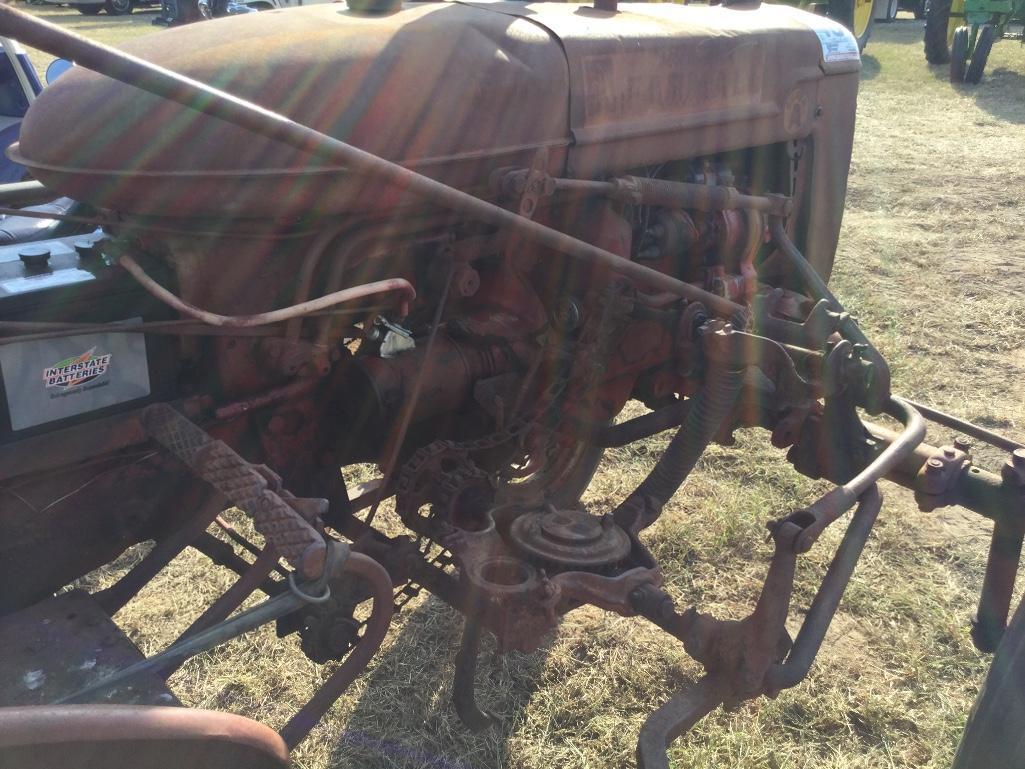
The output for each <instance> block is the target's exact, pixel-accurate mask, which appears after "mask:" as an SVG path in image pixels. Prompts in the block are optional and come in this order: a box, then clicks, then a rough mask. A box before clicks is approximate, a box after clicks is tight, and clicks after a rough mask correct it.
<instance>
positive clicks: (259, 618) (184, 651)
mask: <svg viewBox="0 0 1025 769" xmlns="http://www.w3.org/2000/svg"><path fill="white" fill-rule="evenodd" d="M305 603H306V599H304V598H301V597H300V596H299V595H298V594H296V593H293V592H292V591H288V592H285V593H282V594H281V595H277V596H274V597H273V598H268V599H267V600H266V601H264V602H263V603H261V604H259V605H257V606H254V607H253V608H252V609H249V610H247V611H244V612H242V613H241V614H239V615H238V616H236V617H233V618H232V619H230V620H228V621H226V622H222V623H221V624H219V625H216V626H214V627H212V628H208V629H207V630H204V631H202V632H200V633H197V634H196V635H194V636H192V637H191V638H188V639H186V640H183V641H179V642H178V643H175V644H174V645H172V646H169V647H168V648H166V649H165V650H164V651H162V652H160V653H159V654H157V655H155V656H153V657H150V658H149V659H145V660H141V661H140V662H136V663H135V664H134V665H129V666H128V667H126V668H123V669H122V670H119V671H117V672H116V673H113V674H111V675H109V676H106V677H105V678H101V679H100V680H99V681H97V682H95V683H93V684H90V685H89V686H86V687H85V688H82V689H79V690H78V691H77V692H73V693H72V694H69V695H67V696H65V697H61V698H60V699H59V700H57V701H56V702H54V703H52V704H55V705H61V704H68V703H73V702H76V701H78V700H81V699H82V698H83V697H89V696H91V695H95V694H98V693H100V692H103V691H106V690H108V689H110V688H112V687H114V686H117V685H119V684H124V683H126V682H128V681H131V680H133V679H135V678H137V677H139V676H141V675H147V674H151V673H159V671H162V670H165V669H168V668H172V669H173V668H177V667H178V666H179V665H180V664H181V663H182V662H184V661H185V660H187V659H189V658H190V657H195V656H196V655H197V654H200V653H202V652H205V651H208V650H209V649H212V648H214V647H215V646H218V645H220V644H222V643H224V642H225V641H229V640H231V639H232V638H236V637H237V636H240V635H242V634H243V633H248V632H249V631H251V630H255V629H256V628H258V627H260V626H261V625H265V624H267V623H268V622H273V621H274V620H276V619H278V618H279V617H284V616H285V615H286V614H290V613H292V612H293V611H295V610H296V609H298V608H300V607H301V606H302V605H303V604H305Z"/></svg>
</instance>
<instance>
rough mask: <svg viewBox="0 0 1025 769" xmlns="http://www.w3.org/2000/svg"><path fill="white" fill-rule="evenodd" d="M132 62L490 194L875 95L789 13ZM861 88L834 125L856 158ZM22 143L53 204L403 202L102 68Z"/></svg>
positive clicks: (519, 16) (638, 11) (234, 42)
mask: <svg viewBox="0 0 1025 769" xmlns="http://www.w3.org/2000/svg"><path fill="white" fill-rule="evenodd" d="M123 49H124V50H126V51H128V52H130V53H132V54H135V55H137V56H139V57H141V58H144V59H147V60H149V61H152V62H154V63H156V64H159V65H161V66H163V67H165V68H167V69H170V70H173V71H175V72H179V73H181V74H183V75H187V76H188V77H191V78H194V79H196V80H199V81H202V82H205V83H208V84H210V85H212V86H214V87H216V88H219V89H222V90H224V91H227V92H229V93H231V94H234V95H236V96H239V97H241V98H244V99H247V100H250V101H252V102H254V103H256V104H258V105H260V106H262V107H265V108H267V109H269V110H273V111H275V112H278V113H280V114H282V115H285V116H287V117H289V118H291V119H292V120H295V121H297V122H299V123H302V124H304V125H307V126H310V127H313V128H315V129H317V130H318V131H321V132H322V133H325V134H327V135H330V136H333V137H336V138H338V139H341V140H344V141H346V142H349V143H351V144H353V145H355V146H357V147H360V148H362V149H364V150H367V151H369V152H372V153H374V154H377V155H380V156H382V157H385V158H388V159H390V160H393V161H396V162H399V163H401V164H403V165H405V166H408V167H411V168H414V169H416V170H419V171H421V172H423V173H425V174H427V175H429V176H432V177H434V178H436V179H439V180H441V181H444V182H446V183H448V184H451V185H454V186H458V187H460V188H462V189H466V190H469V191H473V192H477V193H478V194H483V193H484V192H485V190H486V184H487V180H488V176H489V174H490V172H491V171H492V170H494V169H495V168H497V167H501V166H512V165H518V166H527V165H529V164H530V162H531V159H532V158H533V157H534V156H535V154H536V153H537V150H538V149H539V148H542V147H544V148H547V150H548V153H549V158H550V160H549V168H550V170H551V171H552V172H553V173H558V174H565V175H575V176H593V175H596V174H601V173H612V172H617V171H621V170H624V169H628V168H634V167H637V166H640V165H645V164H650V163H658V162H663V161H666V160H670V159H673V158H680V157H688V156H696V155H701V154H708V153H712V152H719V151H723V150H728V149H735V148H739V147H747V146H754V145H759V144H767V143H771V142H777V141H783V140H787V139H794V138H800V137H804V136H807V135H809V134H811V133H812V131H813V129H814V127H815V122H816V118H817V115H816V105H818V104H819V101H820V100H819V96H820V89H822V88H823V82H824V80H826V79H827V78H829V77H837V78H838V79H844V80H846V81H850V80H851V79H852V78H853V81H854V82H855V83H856V79H857V70H858V68H859V59H858V53H857V47H856V45H855V44H854V41H853V38H852V37H851V36H850V34H849V33H847V32H846V31H845V30H843V29H842V28H841V27H839V25H836V24H834V23H833V22H830V21H828V20H825V19H822V18H820V17H816V16H812V15H810V14H806V13H803V12H801V11H797V10H795V9H792V8H789V7H785V6H774V5H762V6H761V7H759V8H755V9H743V10H742V9H730V8H722V7H702V6H681V5H674V4H651V5H649V4H629V5H621V6H620V10H619V11H618V12H607V11H598V10H595V9H593V8H591V7H589V6H578V5H568V4H554V3H552V4H522V3H512V2H509V3H506V2H500V3H475V4H462V3H431V4H415V5H410V6H407V7H405V8H403V9H402V10H401V11H399V12H397V13H394V14H391V15H387V16H367V15H360V14H357V13H355V12H352V11H350V10H348V9H347V8H345V7H344V6H341V5H336V4H331V5H316V6H310V7H305V8H298V9H290V10H283V11H269V12H261V13H257V14H248V15H245V16H240V17H229V18H225V19H220V20H217V21H213V22H204V23H200V24H193V25H189V26H187V27H182V28H178V29H173V30H168V31H164V32H158V33H155V34H152V35H147V36H145V37H142V38H139V39H137V40H134V41H132V42H130V43H128V44H125V45H124V46H123ZM855 92H856V85H855V87H854V89H853V91H851V89H850V88H847V89H845V90H844V93H845V94H847V93H851V98H849V99H848V98H846V96H845V100H846V101H847V102H849V104H844V105H842V106H843V112H844V114H843V115H840V116H833V119H834V120H836V119H839V120H840V121H841V122H842V123H845V124H846V123H849V126H850V130H847V126H846V125H845V126H844V129H845V130H844V131H843V133H844V134H845V136H844V137H843V138H842V141H844V142H846V144H847V147H846V153H847V154H848V156H849V151H850V147H849V144H850V138H849V133H850V131H851V130H853V115H854V99H853V93H855ZM21 136H22V141H21V144H20V146H19V147H16V148H14V149H13V150H12V152H11V154H12V156H13V157H14V158H15V159H16V160H17V161H18V162H20V163H23V164H24V165H25V166H26V167H28V168H29V169H30V170H31V171H32V173H33V174H34V175H35V176H36V177H37V178H38V179H39V180H41V181H42V182H43V183H44V184H46V185H47V186H48V187H51V188H52V189H54V190H56V191H58V192H60V193H61V194H64V195H69V196H72V197H75V198H78V199H80V200H85V201H87V202H90V203H93V204H95V205H98V206H100V207H104V208H111V209H115V210H119V211H122V212H125V213H131V214H143V215H158V216H173V217H178V216H196V215H207V216H209V215H211V214H214V215H223V214H232V215H243V216H248V217H268V216H269V217H274V218H278V217H284V216H293V215H295V214H297V213H305V214H309V213H313V214H336V213H341V212H344V211H354V210H368V209H373V208H378V207H382V206H391V205H394V204H396V202H398V201H399V199H400V196H401V191H397V190H394V189H387V188H384V187H383V186H382V185H380V184H379V183H377V182H376V181H371V180H368V179H360V178H357V177H354V176H353V175H352V174H349V173H347V172H346V171H345V169H341V168H334V167H329V166H326V165H325V164H323V163H322V162H321V161H319V160H318V159H316V158H314V157H312V156H310V155H308V154H305V153H303V152H300V151H298V150H295V149H293V148H291V147H288V146H285V145H283V144H281V143H279V142H275V141H273V140H270V139H266V138H264V137H262V136H259V135H256V134H253V133H251V132H249V131H247V130H246V129H242V128H238V127H236V126H233V125H231V124H229V123H226V122H224V121H222V120H220V119H217V118H213V117H210V116H207V115H203V114H201V113H199V112H196V111H193V110H190V109H187V108H184V107H182V106H180V105H178V104H175V103H172V102H168V101H165V100H162V99H160V98H158V97H155V96H152V95H150V94H148V93H146V92H143V91H141V90H139V89H137V88H135V87H133V86H129V85H125V84H123V83H120V82H117V81H114V80H111V79H109V78H107V77H104V76H102V75H98V74H96V73H93V72H90V71H88V70H84V69H82V68H76V69H74V70H72V71H70V72H68V73H67V74H66V75H64V76H62V77H61V78H60V80H58V81H56V82H55V83H54V84H53V85H52V86H50V87H48V88H47V89H46V90H45V91H44V92H43V94H42V95H41V96H40V97H39V98H38V99H37V100H36V101H35V103H34V104H33V105H32V107H31V109H30V110H29V112H28V115H27V117H26V119H25V122H24V125H23V127H22V132H21Z"/></svg>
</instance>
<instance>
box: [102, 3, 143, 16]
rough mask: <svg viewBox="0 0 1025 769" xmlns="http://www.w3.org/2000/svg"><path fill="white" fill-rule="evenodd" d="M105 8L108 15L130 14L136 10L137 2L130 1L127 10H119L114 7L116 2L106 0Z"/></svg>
mask: <svg viewBox="0 0 1025 769" xmlns="http://www.w3.org/2000/svg"><path fill="white" fill-rule="evenodd" d="M103 9H104V10H105V11H106V12H107V15H108V16H129V15H131V13H132V11H134V10H135V3H134V2H132V3H129V4H128V10H127V11H119V10H117V9H116V8H115V7H114V3H113V2H111V0H105V2H104V3H103Z"/></svg>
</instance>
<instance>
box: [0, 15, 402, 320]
mask: <svg viewBox="0 0 1025 769" xmlns="http://www.w3.org/2000/svg"><path fill="white" fill-rule="evenodd" d="M0 15H2V11H0ZM118 264H120V265H121V266H122V267H124V268H125V270H127V271H128V273H129V274H130V275H131V276H132V277H133V278H135V279H136V280H137V281H138V282H139V284H140V285H141V286H142V287H143V288H144V289H146V291H148V292H149V293H150V294H151V295H153V296H154V297H156V298H157V299H159V300H160V301H161V302H163V303H164V304H166V305H167V306H168V307H171V308H172V309H175V310H177V311H178V312H180V313H182V314H183V315H188V316H189V317H192V318H195V319H196V320H199V321H202V322H203V323H207V324H209V325H211V326H220V327H227V328H252V327H253V326H266V325H268V324H271V323H280V322H282V321H286V320H291V319H292V318H300V317H302V316H303V315H309V314H310V313H311V312H317V311H319V310H326V309H328V308H329V307H334V306H335V305H337V304H342V303H343V302H351V301H353V300H355V299H365V298H366V297H368V296H374V295H376V294H385V293H389V292H391V291H402V292H403V293H404V294H405V295H406V297H405V299H404V302H405V303H408V302H410V301H412V299H413V298H415V297H416V291H415V290H413V286H412V284H411V283H410V282H409V281H408V280H406V279H405V278H388V279H386V280H378V281H374V282H373V283H365V284H363V285H362V286H353V287H352V288H346V289H343V290H341V291H335V292H334V293H331V294H327V295H326V296H322V297H320V298H318V299H311V300H310V301H308V302H301V303H300V304H293V305H292V306H290V307H282V308H280V309H278V310H271V311H270V312H261V313H257V314H256V315H218V314H216V313H213V312H207V311H206V310H201V309H200V308H198V307H196V306H194V305H191V304H189V303H188V302H186V301H185V300H183V299H181V298H179V297H177V296H175V295H174V294H172V293H171V292H170V291H168V290H167V289H166V288H164V287H163V286H161V285H160V284H159V283H157V282H156V281H155V280H153V278H151V277H150V276H149V275H147V274H146V271H145V270H143V269H142V267H140V266H139V264H138V262H136V261H135V260H134V259H132V257H130V256H128V254H123V255H122V256H121V257H119V258H118ZM403 314H405V313H403Z"/></svg>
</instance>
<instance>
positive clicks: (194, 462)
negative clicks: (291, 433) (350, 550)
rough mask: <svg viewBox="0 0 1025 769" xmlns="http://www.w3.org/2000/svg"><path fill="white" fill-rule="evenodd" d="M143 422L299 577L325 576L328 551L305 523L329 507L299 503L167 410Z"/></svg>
mask: <svg viewBox="0 0 1025 769" xmlns="http://www.w3.org/2000/svg"><path fill="white" fill-rule="evenodd" d="M142 422H143V426H144V427H145V428H146V431H147V432H148V433H149V434H150V436H152V437H153V439H154V440H155V441H156V442H157V443H159V444H160V445H162V446H163V447H164V448H165V449H167V451H168V452H169V453H171V454H173V455H174V456H175V457H177V458H178V459H179V460H181V461H182V462H183V463H184V464H185V465H186V466H188V468H189V469H190V470H192V471H193V472H194V473H195V474H196V475H198V476H199V477H200V478H202V479H203V480H204V481H206V482H207V483H209V484H210V485H211V486H213V487H214V488H215V489H217V491H219V492H220V493H221V494H223V495H224V497H225V498H226V499H227V500H228V502H230V503H231V504H232V505H235V506H236V507H238V508H240V509H241V510H243V511H245V512H246V513H247V514H248V515H250V516H251V517H252V519H253V523H254V525H255V526H256V530H257V531H258V532H260V534H262V535H263V536H264V538H265V539H266V540H267V543H268V544H269V545H271V546H273V547H274V548H275V549H276V550H277V551H278V552H279V553H281V555H282V556H283V557H284V558H285V559H286V560H287V561H288V562H289V563H290V564H291V565H292V566H293V567H294V568H295V569H296V570H297V571H298V572H299V573H300V575H301V576H303V577H304V578H306V579H315V578H316V577H318V576H319V575H320V574H321V572H322V571H323V568H324V556H325V552H326V545H325V543H324V538H323V537H322V536H321V535H320V534H319V533H318V532H317V530H316V529H314V528H313V526H311V525H310V523H309V522H308V521H307V517H308V516H309V515H310V514H311V513H312V512H313V511H314V510H315V509H316V505H318V504H319V506H320V508H321V509H323V508H324V507H326V505H327V502H326V501H324V500H297V499H295V498H294V497H292V496H291V495H290V494H289V493H288V492H287V491H284V490H281V489H280V488H279V483H278V480H279V479H278V478H277V476H275V475H273V473H270V472H269V470H268V469H267V468H264V467H262V466H259V465H253V464H250V463H249V462H247V461H246V460H245V459H243V458H242V457H241V456H239V455H238V454H237V453H235V451H233V450H232V449H231V448H230V447H229V446H228V445H227V444H225V443H224V442H223V441H219V440H215V439H214V438H212V437H211V436H210V435H208V434H207V433H206V431H205V430H203V429H202V428H201V427H199V426H198V425H196V424H195V423H193V422H191V421H190V420H189V419H187V418H186V417H184V416H182V415H181V414H180V413H178V412H177V411H175V410H174V409H173V408H171V407H170V406H168V405H166V404H162V403H161V404H155V405H153V406H150V407H148V408H147V409H146V410H145V412H143V416H142ZM272 486H273V487H275V488H272ZM297 508H298V509H297Z"/></svg>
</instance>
